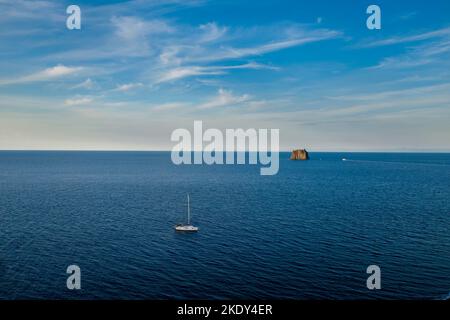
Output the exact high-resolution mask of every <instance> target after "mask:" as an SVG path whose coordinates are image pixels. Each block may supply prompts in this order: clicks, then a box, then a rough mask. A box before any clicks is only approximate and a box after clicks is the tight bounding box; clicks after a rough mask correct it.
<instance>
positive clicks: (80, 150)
mask: <svg viewBox="0 0 450 320" xmlns="http://www.w3.org/2000/svg"><path fill="white" fill-rule="evenodd" d="M293 150H295V149H292V150H279V151H278V152H279V153H291V152H292V151H293ZM306 151H307V152H308V153H443V154H446V153H450V150H312V151H310V150H308V149H306ZM0 152H172V150H164V149H153V150H143V149H115V150H111V149H0ZM185 152H205V151H203V150H202V151H195V150H190V151H185ZM207 152H209V151H207ZM216 152H224V153H226V152H235V153H239V152H246V153H259V152H266V151H226V150H216ZM267 152H271V151H270V150H267ZM274 152H275V151H274Z"/></svg>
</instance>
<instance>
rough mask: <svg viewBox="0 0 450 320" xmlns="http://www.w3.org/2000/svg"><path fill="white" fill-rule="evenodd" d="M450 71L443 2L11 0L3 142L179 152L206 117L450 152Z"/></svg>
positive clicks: (4, 15) (364, 146)
mask: <svg viewBox="0 0 450 320" xmlns="http://www.w3.org/2000/svg"><path fill="white" fill-rule="evenodd" d="M71 4H75V5H78V6H79V7H80V8H81V30H69V29H67V27H66V19H67V17H68V14H67V13H66V8H67V7H68V6H69V5H71ZM371 4H376V5H378V6H379V7H380V8H381V19H382V28H381V30H369V29H368V28H367V27H366V20H367V18H368V16H369V15H368V14H367V13H366V9H367V7H368V6H369V5H371ZM449 70H450V1H448V0H430V1H415V0H410V1H401V0H399V1H384V0H383V1H381V0H374V1H359V0H358V1H356V0H352V1H351V0H340V1H335V0H333V1H331V0H330V1H325V0H315V1H300V0H297V1H280V0H277V1H275V0H273V1H269V0H260V1H242V0H240V1H237V0H236V1H235V0H226V1H221V0H218V1H207V0H160V1H157V0H148V1H77V0H74V1H72V2H66V1H43V0H37V1H25V0H0V149H1V150H170V149H171V148H172V147H173V146H174V144H175V143H174V142H172V141H171V140H170V135H171V133H172V132H173V131H174V130H175V129H177V128H186V129H189V130H192V129H193V122H194V120H202V121H203V126H204V127H205V129H206V128H218V129H221V130H224V129H226V128H243V129H248V128H255V129H262V128H267V129H279V130H280V148H281V149H282V150H291V149H294V148H300V147H301V148H303V147H305V148H307V149H308V150H310V151H393V152H407V151H423V152H426V151H430V152H431V151H436V152H449V151H450V72H449Z"/></svg>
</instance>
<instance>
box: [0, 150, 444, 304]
mask: <svg viewBox="0 0 450 320" xmlns="http://www.w3.org/2000/svg"><path fill="white" fill-rule="evenodd" d="M343 158H346V159H347V161H342V159H343ZM259 169H260V166H259V165H215V166H208V165H184V166H183V165H182V166H176V165H174V164H172V162H171V159H170V153H169V152H12V151H8V152H7V151H5V152H0V299H266V298H276V299H433V300H435V299H446V298H448V297H449V293H450V154H406V153H403V154H395V153H392V154H388V153H386V154H383V153H312V154H311V160H310V161H298V162H296V161H290V160H289V154H288V153H282V154H281V155H280V171H279V173H278V174H277V175H275V176H261V175H260V174H259V173H260V172H259ZM187 193H189V194H190V198H191V211H192V223H193V224H195V225H196V226H198V227H199V228H200V231H199V232H198V233H196V234H180V233H176V232H175V231H174V228H173V226H174V225H175V224H177V223H179V222H184V220H185V219H186V194H187ZM73 264H75V265H78V266H79V267H80V268H81V290H79V291H76V290H74V291H71V290H68V289H67V288H66V280H67V277H68V274H66V269H67V267H68V266H69V265H73ZM369 265H378V266H379V267H380V268H381V290H368V289H367V287H366V280H367V277H368V276H369V275H368V274H367V273H366V269H367V267H368V266H369Z"/></svg>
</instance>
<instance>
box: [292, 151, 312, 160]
mask: <svg viewBox="0 0 450 320" xmlns="http://www.w3.org/2000/svg"><path fill="white" fill-rule="evenodd" d="M291 160H309V154H308V151H306V150H305V149H298V150H294V151H292V153H291Z"/></svg>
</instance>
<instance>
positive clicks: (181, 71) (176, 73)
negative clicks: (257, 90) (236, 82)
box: [155, 62, 278, 83]
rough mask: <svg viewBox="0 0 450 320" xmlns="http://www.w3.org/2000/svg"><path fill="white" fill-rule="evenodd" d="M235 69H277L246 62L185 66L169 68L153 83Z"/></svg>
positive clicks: (218, 73)
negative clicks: (227, 64) (226, 64)
mask: <svg viewBox="0 0 450 320" xmlns="http://www.w3.org/2000/svg"><path fill="white" fill-rule="evenodd" d="M236 69H254V70H260V69H269V70H278V68H277V67H273V66H267V65H263V64H259V63H254V62H250V63H246V64H241V65H231V66H186V67H179V68H174V69H169V70H167V71H165V72H163V73H162V74H161V75H160V76H159V78H158V79H157V80H156V81H155V83H163V82H168V81H174V80H179V79H183V78H188V77H192V76H205V75H222V74H225V73H226V72H227V71H229V70H236Z"/></svg>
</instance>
